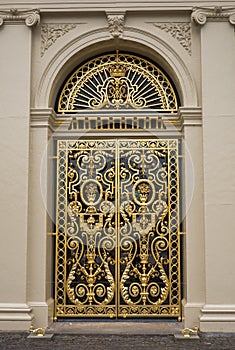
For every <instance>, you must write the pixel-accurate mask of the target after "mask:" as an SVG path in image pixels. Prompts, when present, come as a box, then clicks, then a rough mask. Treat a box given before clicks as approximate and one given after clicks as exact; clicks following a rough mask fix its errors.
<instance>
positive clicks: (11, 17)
mask: <svg viewBox="0 0 235 350" xmlns="http://www.w3.org/2000/svg"><path fill="white" fill-rule="evenodd" d="M23 21H24V22H25V24H26V25H27V26H28V27H33V26H34V25H36V24H38V23H39V22H40V13H39V10H29V11H19V10H17V9H10V10H6V11H0V26H2V25H3V23H4V22H11V23H18V22H23Z"/></svg>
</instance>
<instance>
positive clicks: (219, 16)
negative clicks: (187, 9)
mask: <svg viewBox="0 0 235 350" xmlns="http://www.w3.org/2000/svg"><path fill="white" fill-rule="evenodd" d="M191 19H192V20H193V21H195V22H196V23H197V24H201V25H203V24H205V23H206V21H207V19H211V20H213V21H223V20H225V21H226V20H228V21H229V22H230V23H231V24H235V8H229V9H228V8H223V7H222V6H215V7H214V8H205V7H196V8H194V9H193V12H192V15H191Z"/></svg>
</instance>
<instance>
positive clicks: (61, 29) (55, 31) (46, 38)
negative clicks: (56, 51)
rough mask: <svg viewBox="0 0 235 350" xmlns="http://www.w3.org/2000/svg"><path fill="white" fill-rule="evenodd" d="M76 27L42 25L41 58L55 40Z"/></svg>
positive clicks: (72, 25)
mask: <svg viewBox="0 0 235 350" xmlns="http://www.w3.org/2000/svg"><path fill="white" fill-rule="evenodd" d="M76 27H77V24H43V25H42V27H41V56H43V55H44V53H45V51H46V50H47V49H48V48H49V47H50V46H51V45H53V44H54V43H55V42H56V40H57V39H59V38H60V37H62V36H63V35H65V34H66V33H68V32H69V31H70V30H72V29H74V28H76Z"/></svg>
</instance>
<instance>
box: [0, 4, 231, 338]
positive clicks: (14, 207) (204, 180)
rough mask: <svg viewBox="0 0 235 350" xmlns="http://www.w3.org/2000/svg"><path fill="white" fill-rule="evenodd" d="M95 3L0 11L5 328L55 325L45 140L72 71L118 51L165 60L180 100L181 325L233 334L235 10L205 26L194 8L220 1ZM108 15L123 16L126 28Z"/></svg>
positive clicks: (0, 7) (1, 321) (0, 261)
mask: <svg viewBox="0 0 235 350" xmlns="http://www.w3.org/2000/svg"><path fill="white" fill-rule="evenodd" d="M92 3H93V5H92V6H91V2H90V1H84V2H79V4H76V3H75V4H74V2H73V5H71V4H70V3H69V1H68V2H66V3H65V2H63V4H61V3H58V2H57V1H51V0H50V1H41V2H40V1H38V2H37V4H35V2H30V1H25V3H24V2H22V1H19V2H17V1H8V2H5V1H2V2H1V4H0V20H1V18H2V22H3V23H2V26H1V27H0V45H1V55H0V76H1V79H0V123H1V128H0V132H1V138H0V140H1V144H2V147H1V164H2V167H1V173H0V177H1V181H0V183H1V192H0V193H1V199H2V201H1V241H2V244H1V245H0V247H1V248H0V250H1V251H0V266H1V268H0V281H1V283H0V329H11V330H15V329H23V330H25V329H28V328H29V326H30V324H31V323H33V325H34V326H42V327H46V326H48V325H49V324H50V322H52V320H53V289H54V280H53V259H54V252H53V235H52V233H53V230H54V227H53V223H52V220H51V218H52V216H53V205H54V204H53V203H54V201H53V196H54V192H53V191H54V185H53V183H54V173H53V169H54V168H53V162H54V160H53V159H52V158H50V156H51V155H52V154H53V151H52V150H50V147H51V143H50V142H49V149H48V141H49V140H50V137H51V136H52V134H53V130H54V129H53V128H54V121H55V119H56V115H55V113H54V112H53V106H54V101H55V97H56V94H57V92H58V89H59V87H60V85H61V84H62V82H63V80H64V78H65V77H66V76H67V74H68V73H69V72H70V71H71V70H73V68H74V67H75V66H77V65H78V64H79V63H81V62H82V61H84V60H85V59H88V58H90V57H92V56H94V55H96V54H99V53H104V52H107V51H111V50H112V51H113V50H116V49H120V50H129V51H131V52H133V53H136V54H140V55H144V56H147V57H149V58H150V59H152V60H153V61H155V62H157V63H158V64H160V65H161V66H162V67H163V68H164V70H165V71H167V72H168V74H169V75H170V76H171V78H172V79H173V81H174V83H175V85H176V87H177V89H178V91H179V95H180V98H181V102H182V107H181V108H180V110H179V113H178V116H177V119H178V120H180V129H181V131H180V132H181V133H182V136H183V138H184V140H185V143H184V148H185V159H184V166H183V174H182V182H183V183H184V191H183V198H182V204H183V207H184V213H185V218H184V228H185V232H186V234H185V236H184V239H183V240H184V242H183V267H184V268H183V283H182V289H183V302H182V303H183V322H184V323H183V324H184V326H185V327H193V326H195V325H198V326H199V327H200V329H201V330H202V331H222V332H226V331H227V332H229V331H233V330H235V299H234V295H235V276H234V269H233V266H234V254H233V246H234V243H235V242H234V230H235V227H234V222H233V212H234V209H235V202H234V198H235V196H234V191H235V186H234V181H235V180H234V179H235V176H234V172H235V164H234V159H235V154H234V153H235V144H234V137H233V133H234V128H235V125H234V120H235V115H234V113H235V102H234V101H235V100H234V92H235V83H234V81H235V80H234V79H233V77H234V74H235V65H234V62H235V45H234V41H235V37H234V25H233V17H231V16H233V14H234V12H233V10H227V9H226V7H229V8H230V7H232V6H235V3H234V1H223V2H221V3H218V2H216V6H218V5H223V7H224V9H223V11H222V12H220V11H219V10H216V11H213V10H209V11H206V10H201V12H200V13H199V15H200V16H201V17H200V16H199V19H198V18H197V16H194V17H195V19H191V13H192V9H193V6H199V5H201V6H204V7H205V6H209V7H211V8H212V7H213V6H215V2H213V1H207V2H206V1H197V2H195V3H194V4H193V3H192V2H190V1H186V2H180V1H175V2H174V3H173V2H171V3H168V4H166V3H165V2H161V1H148V2H145V3H143V2H141V3H140V2H136V1H129V2H128V5H127V4H125V2H124V1H123V2H122V1H119V2H117V3H116V4H115V6H114V5H113V4H112V2H110V1H98V0H97V1H95V6H94V1H93V2H92ZM35 7H37V8H38V9H39V10H40V13H39V14H38V13H36V17H35V18H34V22H31V23H29V22H27V18H28V16H29V15H32V14H31V13H27V12H18V13H16V12H14V13H12V12H9V9H11V8H18V9H19V10H25V9H27V10H32V9H33V8H34V9H35ZM143 10H144V11H143ZM1 11H2V12H1ZM33 14H34V15H35V13H33ZM107 16H121V17H119V18H121V21H120V25H119V27H118V30H117V32H115V31H114V32H113V31H112V29H113V28H110V27H109V25H108V21H107ZM122 16H123V19H124V20H122ZM39 19H40V23H39ZM204 19H205V21H204ZM25 20H26V23H25ZM200 23H201V24H200ZM0 24H1V21H0ZM172 26H173V27H172ZM172 28H173V29H172ZM58 29H60V30H61V31H60V32H58ZM174 29H175V31H174ZM186 30H187V35H186ZM175 33H177V34H175ZM192 165H193V166H192Z"/></svg>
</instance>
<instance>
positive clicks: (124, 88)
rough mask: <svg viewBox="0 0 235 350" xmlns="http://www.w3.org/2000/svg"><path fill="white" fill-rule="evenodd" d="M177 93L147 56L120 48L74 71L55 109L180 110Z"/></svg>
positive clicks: (66, 110) (58, 110)
mask: <svg viewBox="0 0 235 350" xmlns="http://www.w3.org/2000/svg"><path fill="white" fill-rule="evenodd" d="M176 96H177V94H176V91H175V88H174V87H173V85H172V83H171V82H170V80H169V79H168V78H167V76H166V75H165V74H164V73H163V72H162V71H161V69H159V68H158V67H157V66H155V65H154V64H153V63H151V62H149V61H147V60H146V59H144V58H141V57H137V56H135V55H131V54H127V53H119V52H118V51H117V52H116V53H111V54H106V55H102V56H99V57H96V58H94V59H92V60H90V61H88V62H87V63H85V64H83V65H82V66H80V67H79V68H78V69H77V70H76V71H75V72H74V73H72V75H71V76H70V77H69V78H68V79H67V81H66V82H65V84H64V86H63V87H62V89H61V93H60V95H59V98H58V100H57V105H56V108H55V109H56V111H57V112H58V113H63V114H64V113H68V114H70V113H77V112H78V111H79V110H100V109H104V108H105V109H106V108H109V109H113V110H118V109H126V108H130V109H140V110H141V109H147V108H150V109H154V110H156V111H158V112H168V113H169V112H175V111H177V109H178V101H177V97H176Z"/></svg>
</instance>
